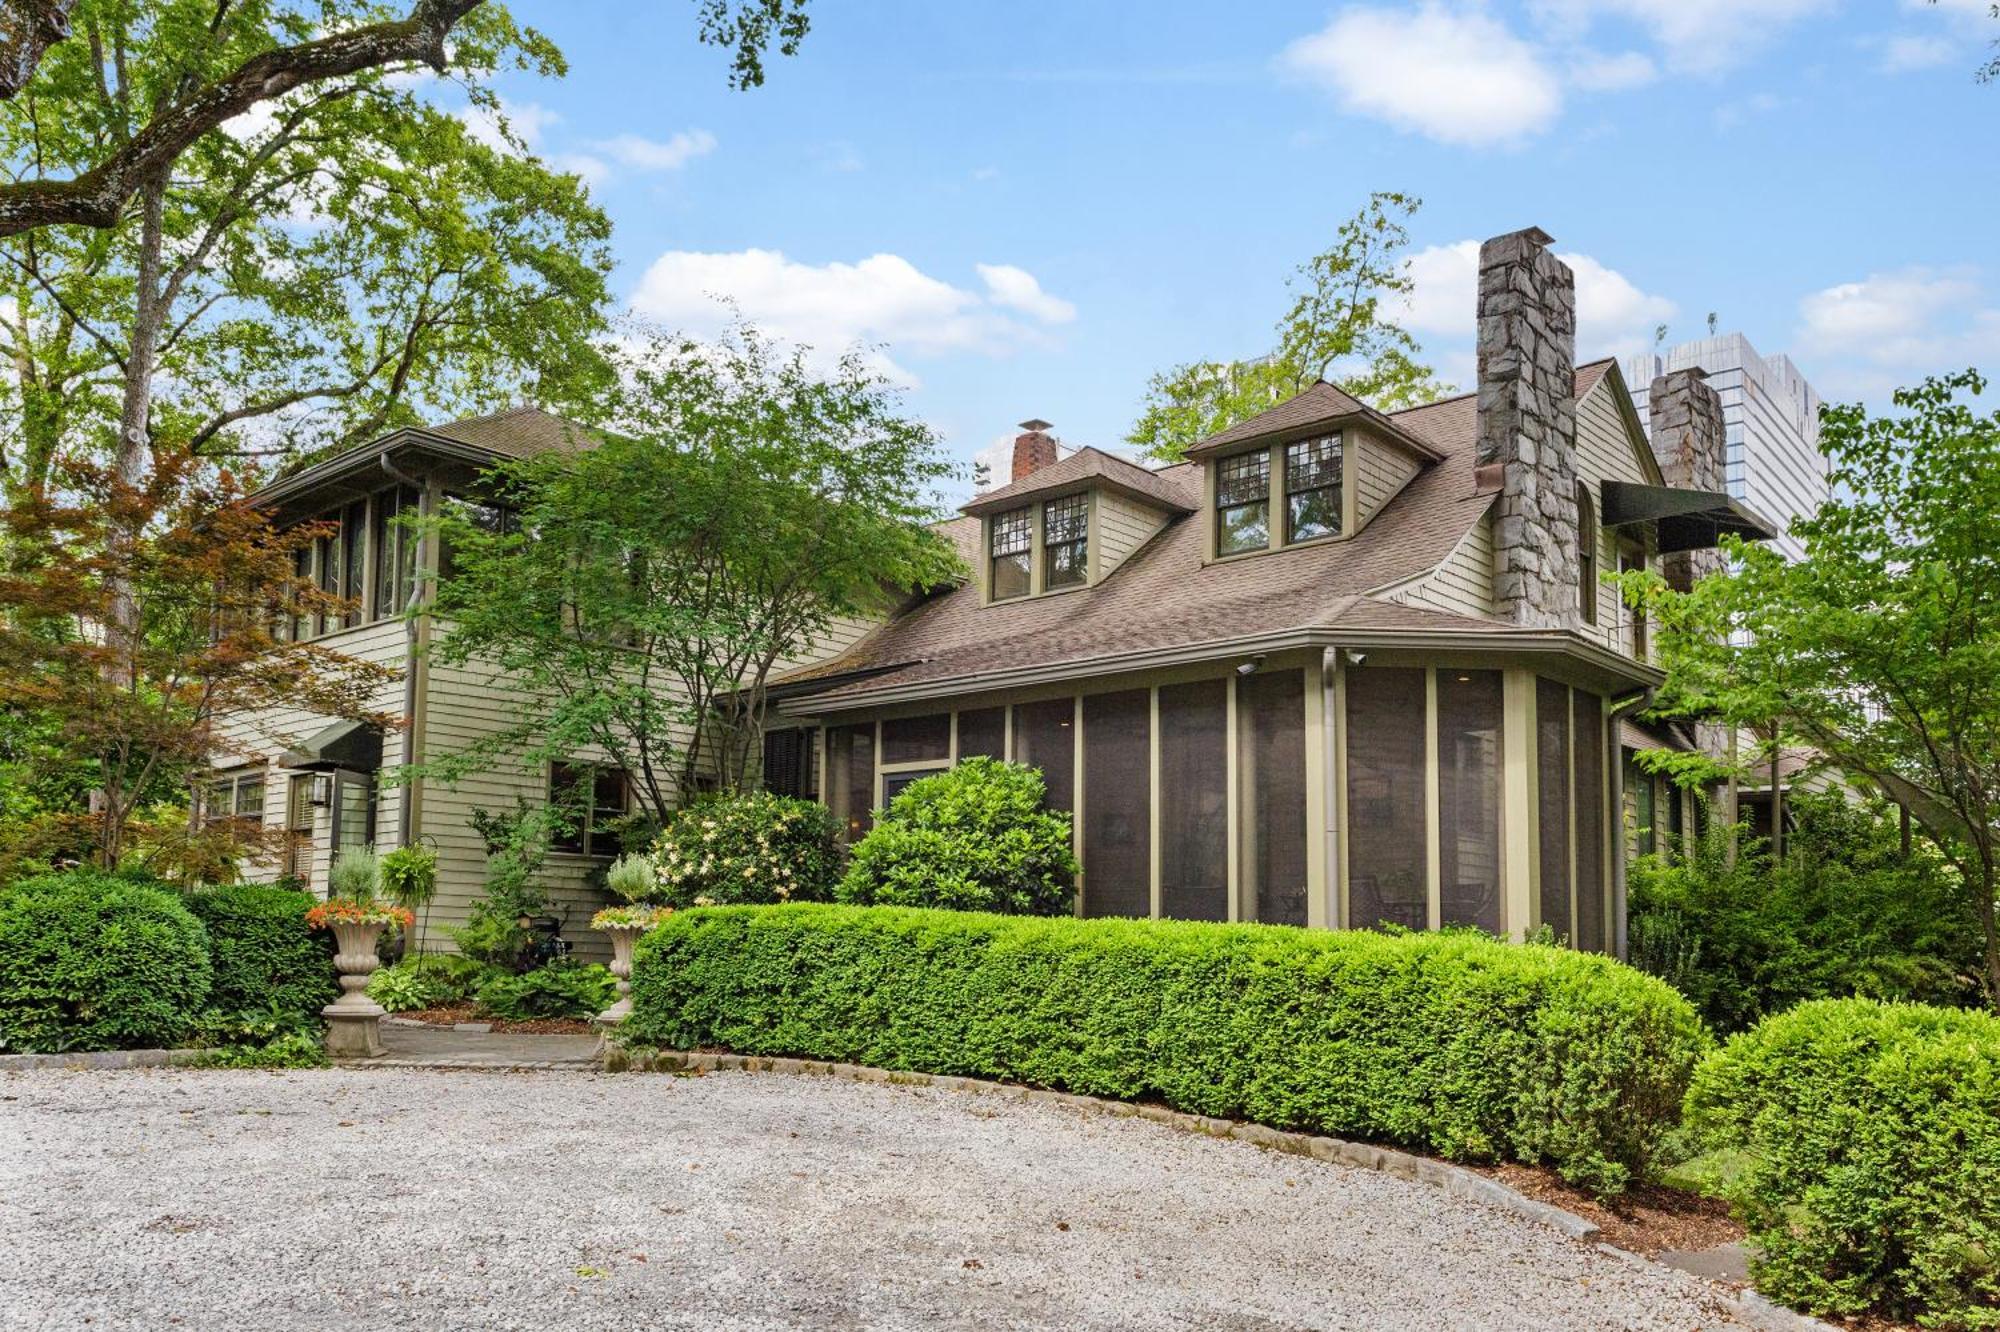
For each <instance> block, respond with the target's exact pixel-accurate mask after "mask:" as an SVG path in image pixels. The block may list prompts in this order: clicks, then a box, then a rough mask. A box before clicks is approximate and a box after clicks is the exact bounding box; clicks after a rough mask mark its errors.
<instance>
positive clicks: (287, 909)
mask: <svg viewBox="0 0 2000 1332" xmlns="http://www.w3.org/2000/svg"><path fill="white" fill-rule="evenodd" d="M183 900H184V901H185V902H186V904H187V909H188V910H189V911H190V912H192V913H193V914H194V917H195V919H196V920H199V921H200V922H201V923H202V926H203V928H204V929H206V930H207V931H208V947H209V958H210V961H211V963H212V964H213V966H214V969H215V983H214V985H213V986H212V987H211V988H210V990H209V992H208V1007H209V1008H210V1009H211V1010H213V1011H215V1012H216V1013H218V1014H220V1015H221V1016H222V1017H223V1018H224V1019H225V1020H227V1021H235V1020H238V1019H241V1018H244V1017H251V1018H258V1019H263V1020H265V1021H266V1022H268V1023H270V1024H273V1025H276V1026H277V1027H279V1028H281V1029H283V1030H287V1031H303V1030H310V1029H312V1028H315V1027H317V1026H318V1024H319V1021H320V1015H319V1011H320V1009H322V1008H324V1007H326V1006H327V1005H328V1004H330V1003H332V1002H333V1001H334V1000H335V999H337V998H339V997H340V985H339V983H338V982H337V981H336V980H335V979H334V970H333V944H332V934H333V932H332V931H331V930H328V931H324V932H319V933H315V932H314V931H312V930H309V929H307V928H306V912H307V910H309V909H310V908H311V907H312V905H313V903H314V902H315V901H316V900H317V899H315V898H314V897H313V896H312V895H311V894H310V893H302V892H298V891H295V890H293V889H290V888H274V887H271V886H269V885H266V884H254V883H239V884H231V885H229V886H227V887H222V888H203V889H199V890H197V891H194V892H190V893H188V894H186V896H185V897H184V899H183Z"/></svg>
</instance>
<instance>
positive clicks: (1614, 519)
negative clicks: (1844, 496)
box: [1603, 481, 1778, 555]
mask: <svg viewBox="0 0 2000 1332" xmlns="http://www.w3.org/2000/svg"><path fill="white" fill-rule="evenodd" d="M1603 521H1604V526H1606V527H1624V526H1626V525H1627V524H1630V523H1657V524H1658V525H1659V543H1658V547H1657V548H1658V550H1659V552H1660V554H1662V555H1668V554H1672V553H1673V552H1674V551H1677V550H1711V549H1713V548H1714V547H1715V546H1716V545H1717V544H1718V542H1719V539H1720V538H1721V537H1722V535H1723V534H1724V533H1725V532H1727V533H1733V534H1735V535H1736V536H1740V537H1742V538H1744V539H1745V540H1747V541H1769V540H1770V539H1771V538H1772V537H1774V536H1776V535H1778V527H1777V524H1775V523H1773V522H1772V521H1771V520H1770V519H1768V518H1766V517H1764V516H1763V515H1762V514H1760V513H1758V512H1757V511H1756V510H1755V509H1753V508H1751V507H1750V506H1749V505H1747V504H1745V503H1744V502H1743V501H1741V500H1739V499H1733V498H1731V497H1730V496H1728V495H1725V494H1723V493H1722V492H1720V491H1716V490H1681V489H1679V488H1677V487H1674V486H1642V485H1636V484H1634V483H1632V482H1630V481H1606V482H1605V483H1604V518H1603Z"/></svg>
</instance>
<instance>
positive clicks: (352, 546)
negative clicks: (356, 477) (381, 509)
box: [340, 500, 368, 629]
mask: <svg viewBox="0 0 2000 1332" xmlns="http://www.w3.org/2000/svg"><path fill="white" fill-rule="evenodd" d="M340 528H341V532H342V535H343V537H344V538H345V550H346V558H345V560H344V561H343V562H342V568H341V577H340V595H342V596H343V597H346V598H347V599H348V601H349V602H351V603H352V604H351V605H350V606H348V608H347V610H346V612H345V614H346V617H347V618H346V625H347V627H348V628H349V629H352V628H354V627H355V626H356V625H358V624H360V623H362V622H363V621H364V620H366V619H367V618H368V607H367V605H366V604H365V603H363V601H362V600H361V598H362V596H363V595H364V593H365V591H366V588H367V570H368V537H367V534H368V502H367V501H366V500H356V501H355V502H354V503H352V504H350V505H348V506H347V513H346V515H345V516H344V517H343V518H342V519H341V522H340Z"/></svg>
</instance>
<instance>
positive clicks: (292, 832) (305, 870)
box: [285, 772, 313, 888]
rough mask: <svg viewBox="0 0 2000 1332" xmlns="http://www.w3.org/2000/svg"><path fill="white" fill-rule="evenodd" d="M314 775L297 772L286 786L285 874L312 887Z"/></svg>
mask: <svg viewBox="0 0 2000 1332" xmlns="http://www.w3.org/2000/svg"><path fill="white" fill-rule="evenodd" d="M312 788H313V775H312V774H311V773H309V772H302V773H295V774H294V775H293V776H292V779H291V783H290V785H288V786H287V787H286V788H285V877H286V878H288V879H296V880H298V881H299V882H300V883H301V884H303V885H304V886H306V887H308V888H310V887H312V840H313V803H312Z"/></svg>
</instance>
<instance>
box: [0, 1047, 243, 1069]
mask: <svg viewBox="0 0 2000 1332" xmlns="http://www.w3.org/2000/svg"><path fill="white" fill-rule="evenodd" d="M212 1053H213V1051H210V1050H75V1051H72V1052H70V1053H68V1054H10V1055H0V1073H7V1072H12V1071H16V1070H28V1069H45V1068H58V1069H61V1068H67V1069H76V1070H78V1071H82V1070H85V1069H107V1068H170V1067H174V1066H177V1065H181V1064H198V1063H200V1062H201V1061H202V1060H203V1059H205V1058H207V1057H208V1056H209V1055H210V1054H212Z"/></svg>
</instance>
